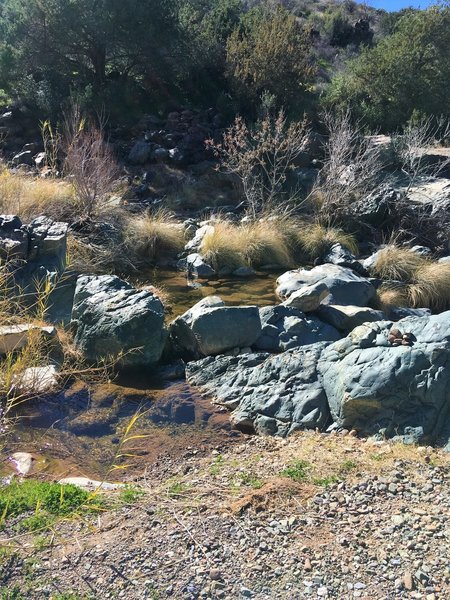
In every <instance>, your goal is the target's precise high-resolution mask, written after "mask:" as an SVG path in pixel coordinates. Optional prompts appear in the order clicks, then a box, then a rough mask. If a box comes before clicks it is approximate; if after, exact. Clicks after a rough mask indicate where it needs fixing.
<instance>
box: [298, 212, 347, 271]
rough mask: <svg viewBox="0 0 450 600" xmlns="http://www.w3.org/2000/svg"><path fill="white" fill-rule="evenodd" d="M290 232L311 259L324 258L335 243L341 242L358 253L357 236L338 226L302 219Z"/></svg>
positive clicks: (299, 247) (301, 249) (299, 248)
mask: <svg viewBox="0 0 450 600" xmlns="http://www.w3.org/2000/svg"><path fill="white" fill-rule="evenodd" d="M290 233H291V235H292V236H293V239H294V243H295V244H296V246H297V249H298V250H300V251H301V252H302V253H303V254H304V255H305V257H306V258H307V259H308V260H309V261H315V260H316V259H318V258H319V259H320V258H322V257H323V256H324V255H325V254H326V253H327V252H328V251H329V250H330V248H331V246H333V244H341V245H342V246H345V247H346V248H348V249H349V250H350V252H352V253H353V254H358V244H357V243H356V239H355V237H354V236H353V235H351V234H350V233H346V232H345V231H343V230H342V229H339V228H337V227H329V226H325V225H322V224H320V223H307V222H301V221H300V222H298V223H296V224H295V225H294V228H291V231H290Z"/></svg>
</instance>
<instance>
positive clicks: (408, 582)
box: [403, 571, 414, 591]
mask: <svg viewBox="0 0 450 600" xmlns="http://www.w3.org/2000/svg"><path fill="white" fill-rule="evenodd" d="M403 585H404V586H405V590H409V591H411V590H413V589H414V580H413V576H412V574H411V573H410V572H409V571H406V573H405V574H404V576H403Z"/></svg>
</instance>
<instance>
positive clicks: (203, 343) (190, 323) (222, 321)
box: [170, 296, 261, 359]
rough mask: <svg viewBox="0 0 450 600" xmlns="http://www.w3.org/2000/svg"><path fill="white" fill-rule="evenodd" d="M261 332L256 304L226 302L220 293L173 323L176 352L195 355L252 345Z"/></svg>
mask: <svg viewBox="0 0 450 600" xmlns="http://www.w3.org/2000/svg"><path fill="white" fill-rule="evenodd" d="M260 333H261V320H260V317H259V311H258V308H257V307H256V306H225V304H224V302H223V301H222V300H221V299H220V298H219V297H218V296H208V297H207V298H205V299H203V300H201V301H200V302H198V303H197V304H196V305H195V306H193V307H192V308H191V309H190V310H188V311H187V312H186V313H184V314H183V315H181V317H178V318H177V319H175V321H174V322H173V323H172V324H171V326H170V339H171V345H172V347H173V349H174V350H175V352H176V353H179V354H181V355H182V356H183V357H186V358H190V359H195V358H199V357H201V356H209V355H215V354H220V353H222V352H226V351H227V350H233V349H235V348H248V347H249V346H252V345H253V344H254V343H255V342H256V340H257V339H258V337H259V335H260Z"/></svg>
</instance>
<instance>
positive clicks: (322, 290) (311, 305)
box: [283, 281, 330, 313]
mask: <svg viewBox="0 0 450 600" xmlns="http://www.w3.org/2000/svg"><path fill="white" fill-rule="evenodd" d="M329 294H330V290H329V289H328V287H327V286H326V284H325V283H323V282H321V281H320V282H319V283H313V284H312V285H306V286H305V287H302V288H300V289H299V290H297V291H296V292H293V293H292V294H291V295H290V296H289V298H288V299H287V300H285V302H283V305H284V306H292V307H293V308H297V309H298V310H301V311H302V312H305V313H307V312H314V311H315V310H317V309H318V308H319V305H320V303H321V302H322V300H324V299H325V298H326V297H327V296H328V295H329Z"/></svg>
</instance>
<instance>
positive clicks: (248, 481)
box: [238, 473, 263, 490]
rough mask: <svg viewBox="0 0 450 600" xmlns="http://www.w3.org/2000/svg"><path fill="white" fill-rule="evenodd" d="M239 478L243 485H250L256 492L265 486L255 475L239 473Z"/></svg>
mask: <svg viewBox="0 0 450 600" xmlns="http://www.w3.org/2000/svg"><path fill="white" fill-rule="evenodd" d="M238 477H239V479H240V481H241V483H242V484H243V485H248V486H250V487H252V488H253V489H255V490H259V489H260V488H262V486H263V481H262V480H261V479H258V477H256V475H255V474H254V473H239V475H238Z"/></svg>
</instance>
